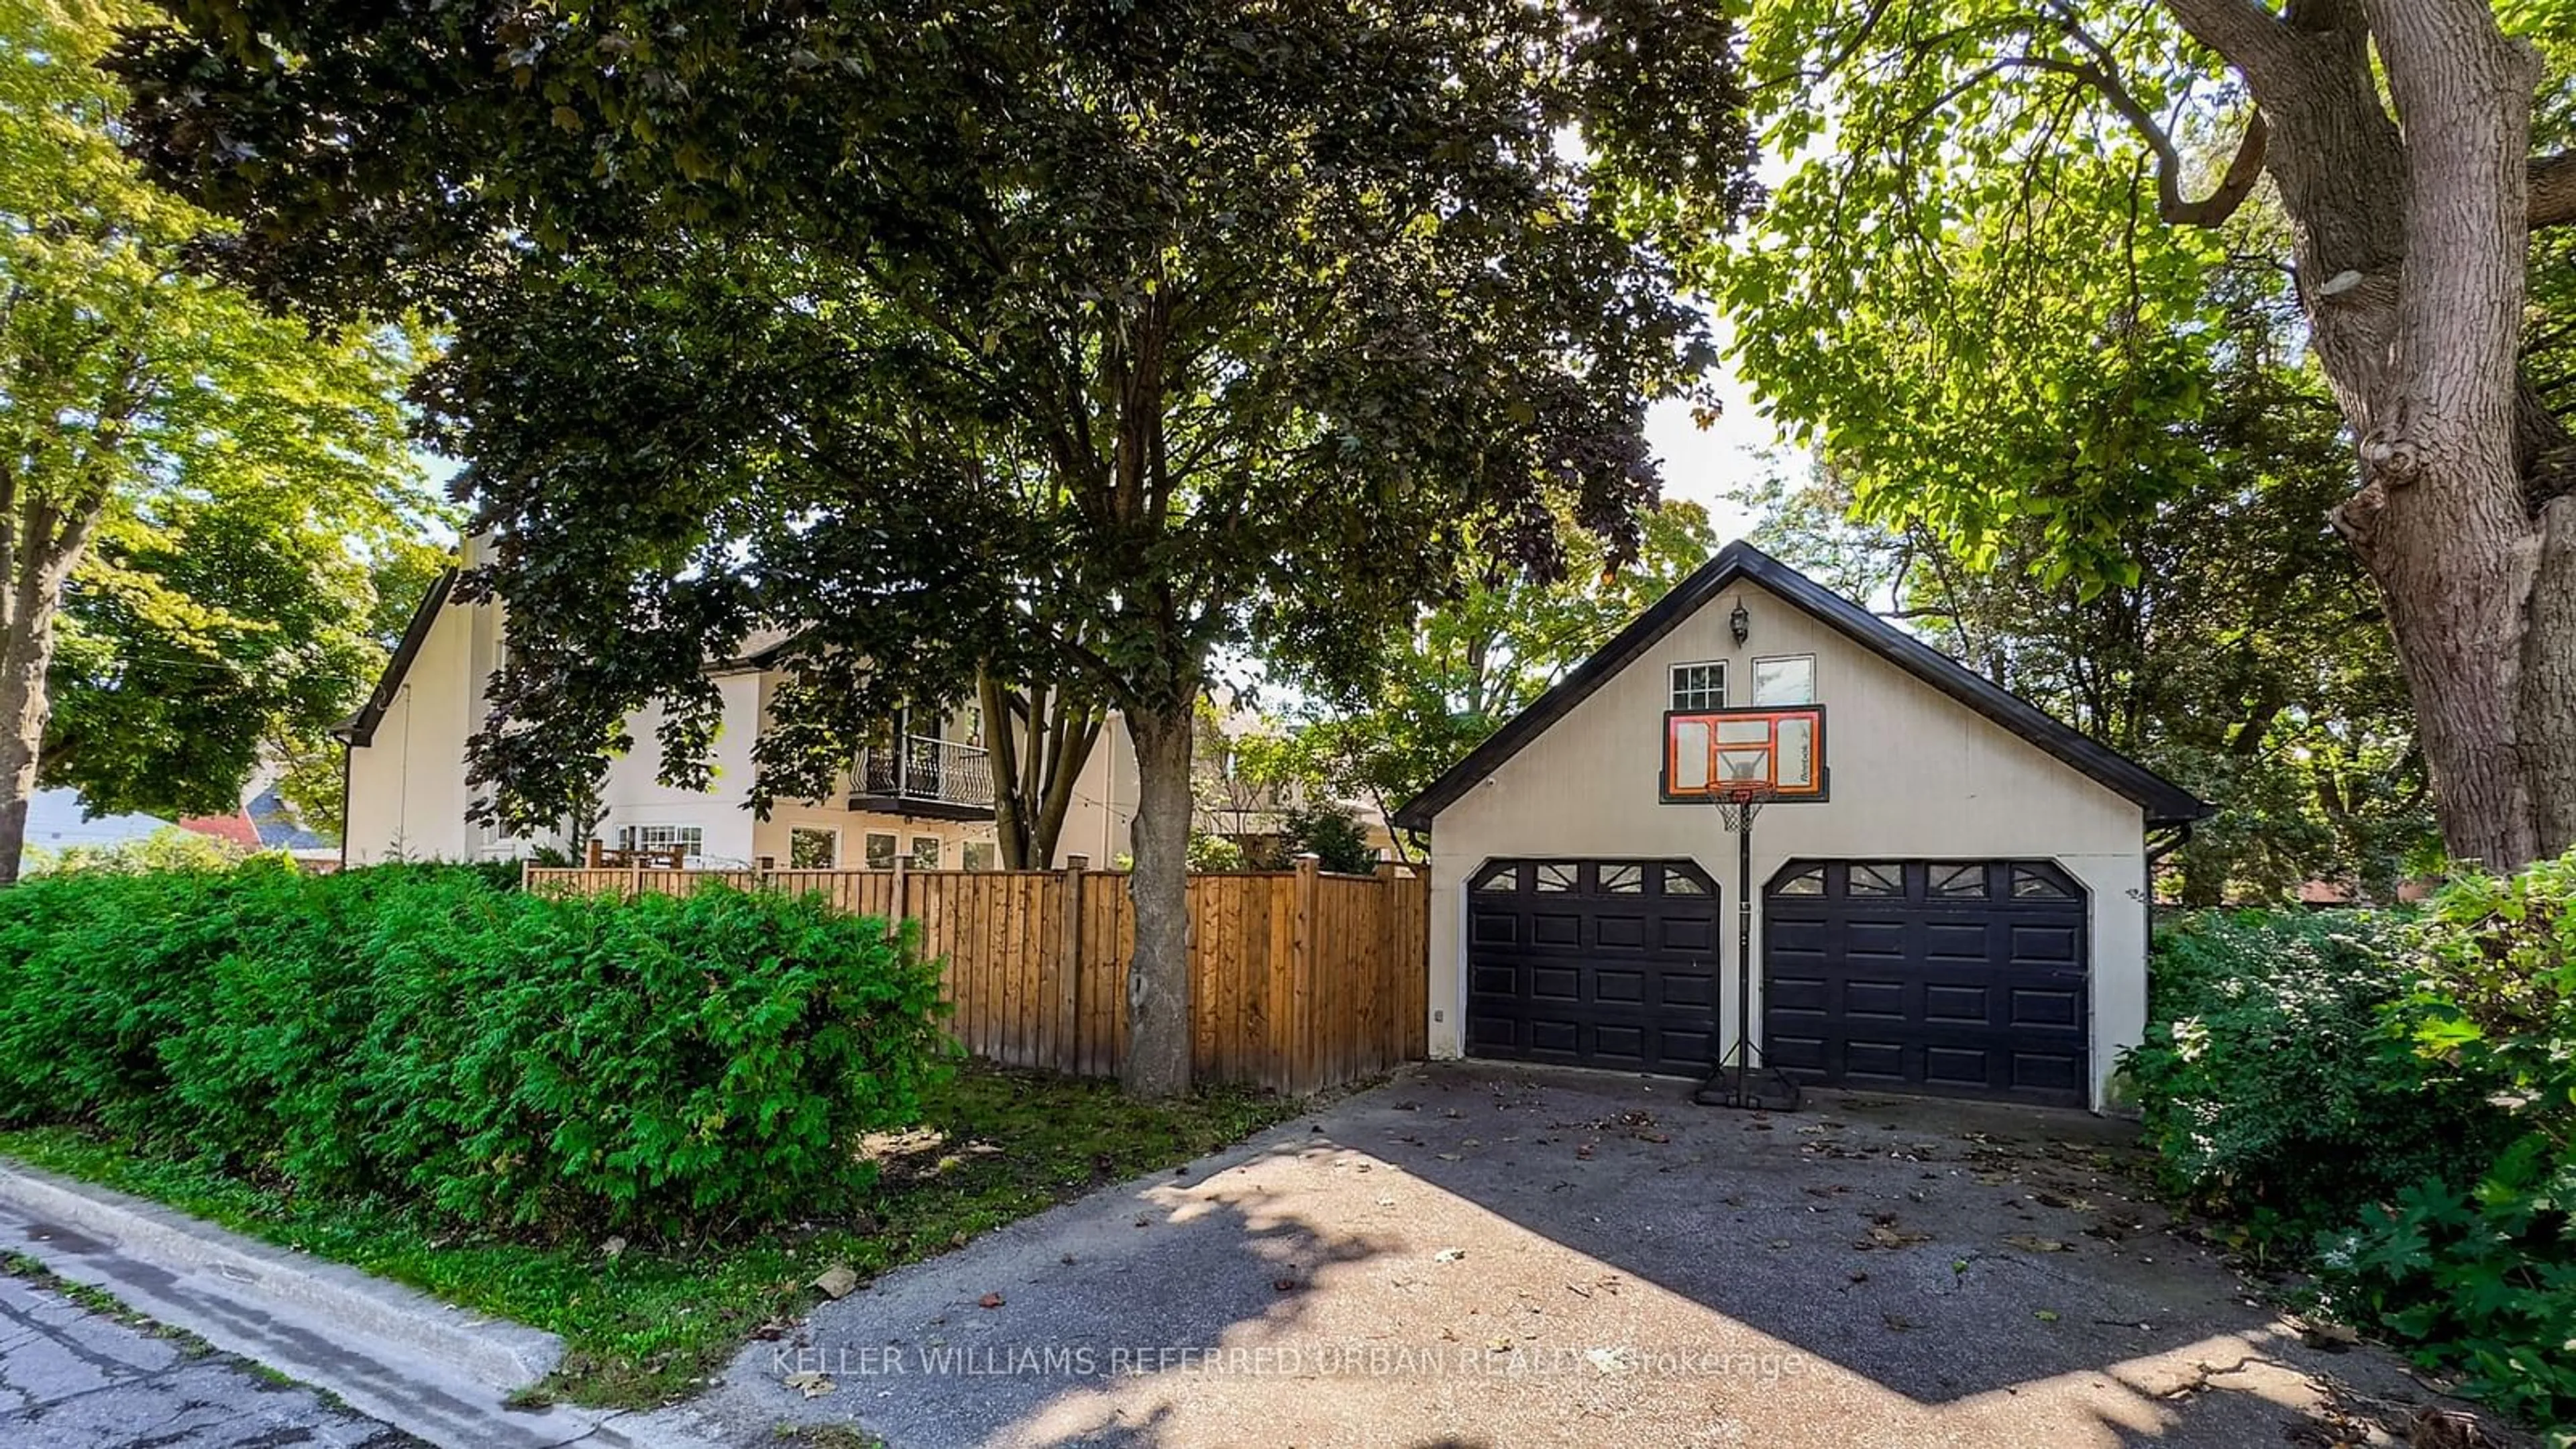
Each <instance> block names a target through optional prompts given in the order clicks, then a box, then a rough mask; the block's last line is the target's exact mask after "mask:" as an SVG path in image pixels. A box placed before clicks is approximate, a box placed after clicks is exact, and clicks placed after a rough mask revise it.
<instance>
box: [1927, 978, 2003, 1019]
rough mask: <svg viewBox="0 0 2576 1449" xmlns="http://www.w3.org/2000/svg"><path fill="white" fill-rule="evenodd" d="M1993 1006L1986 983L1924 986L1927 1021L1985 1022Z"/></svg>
mask: <svg viewBox="0 0 2576 1449" xmlns="http://www.w3.org/2000/svg"><path fill="white" fill-rule="evenodd" d="M1990 1012H1991V1008H1990V1007H1989V1006H1988V1004H1987V991H1986V988H1985V986H1984V985H1982V984H1978V985H1972V986H1958V985H1926V986H1925V987H1924V988H1923V1016H1924V1019H1925V1020H1927V1021H1970V1022H1977V1023H1980V1024H1983V1023H1984V1022H1985V1021H1986V1020H1987V1019H1988V1017H1989V1015H1990Z"/></svg>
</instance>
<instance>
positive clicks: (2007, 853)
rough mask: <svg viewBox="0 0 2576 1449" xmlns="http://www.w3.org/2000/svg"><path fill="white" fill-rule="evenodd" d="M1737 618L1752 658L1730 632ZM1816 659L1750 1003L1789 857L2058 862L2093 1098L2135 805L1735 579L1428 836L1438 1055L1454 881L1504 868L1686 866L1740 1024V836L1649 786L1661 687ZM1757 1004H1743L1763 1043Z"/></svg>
mask: <svg viewBox="0 0 2576 1449" xmlns="http://www.w3.org/2000/svg"><path fill="white" fill-rule="evenodd" d="M1739 601H1740V602H1741V603H1742V604H1743V605H1744V608H1745V610H1746V612H1747V614H1748V616H1749V620H1750V625H1751V628H1750V631H1749V636H1748V639H1747V642H1746V643H1745V644H1743V645H1741V646H1739V645H1737V644H1736V643H1735V641H1734V639H1733V637H1732V634H1731V630H1730V629H1729V627H1728V623H1727V620H1728V616H1729V615H1730V614H1731V613H1732V612H1733V610H1734V608H1735V606H1736V604H1737V603H1738V602H1739ZM1800 654H1803V655H1812V656H1814V658H1815V661H1816V667H1815V698H1816V701H1817V702H1818V703H1819V704H1821V705H1822V706H1823V707H1824V710H1825V739H1826V744H1825V757H1826V762H1827V767H1828V769H1829V771H1830V776H1829V783H1830V798H1828V799H1827V800H1825V801H1821V802H1809V803H1797V804H1789V803H1780V804H1774V805H1772V806H1770V807H1768V808H1767V809H1765V810H1763V811H1762V812H1761V814H1760V816H1759V818H1758V819H1757V821H1756V823H1755V825H1754V830H1753V842H1754V850H1753V890H1752V892H1751V898H1752V900H1753V902H1754V905H1755V909H1756V912H1757V920H1756V923H1755V932H1756V935H1755V941H1754V952H1755V958H1756V960H1755V970H1754V972H1753V978H1754V981H1755V990H1756V992H1757V993H1758V992H1759V989H1760V985H1759V983H1760V978H1761V971H1760V961H1759V958H1760V953H1761V937H1760V930H1761V924H1760V921H1759V919H1758V913H1759V910H1760V906H1761V897H1762V891H1763V887H1764V884H1765V883H1766V882H1767V881H1769V880H1770V879H1771V878H1772V876H1773V875H1774V874H1775V873H1777V872H1778V871H1779V870H1780V868H1781V867H1782V866H1783V865H1785V864H1786V863H1787V862H1788V861H1790V860H1792V859H1798V858H1820V859H1862V860H1886V859H1933V860H1944V859H1950V860H1972V859H1987V858H1995V857H2014V858H2026V859H2040V860H2052V861H2055V862H2057V863H2058V864H2059V865H2060V866H2062V867H2064V868H2065V869H2066V870H2067V871H2068V872H2070V873H2071V874H2073V875H2074V876H2075V877H2076V878H2077V879H2078V880H2080V881H2081V882H2082V883H2083V884H2084V886H2085V887H2086V889H2087V891H2088V892H2089V894H2090V897H2091V899H2090V902H2089V936H2090V945H2091V961H2092V989H2091V992H2090V1000H2091V1011H2092V1023H2091V1032H2090V1041H2091V1048H2092V1050H2091V1067H2092V1072H2093V1078H2094V1080H2093V1100H2094V1102H2095V1104H2096V1105H2099V1104H2100V1103H2101V1101H2102V1098H2103V1088H2104V1084H2105V1082H2106V1080H2107V1078H2108V1077H2109V1075H2110V1073H2111V1071H2112V1069H2113V1067H2114V1066H2115V1064H2116V1061H2115V1059H2116V1056H2117V1054H2118V1051H2119V1049H2120V1048H2122V1047H2124V1046H2127V1045H2129V1044H2131V1043H2134V1042H2136V1041H2137V1040H2138V1039H2139V1037H2140V1034H2141V1033H2142V1031H2143V1029H2144V1027H2145V1021H2146V905H2145V900H2146V889H2147V863H2146V857H2145V842H2144V827H2145V820H2144V814H2143V811H2142V809H2141V807H2140V806H2139V805H2138V804H2137V803H2136V802H2134V801H2132V800H2130V799H2127V798H2125V797H2124V796H2122V795H2120V794H2117V793H2114V792H2113V791H2112V790H2110V789H2109V788H2106V787H2105V786H2104V785H2102V784H2101V783H2098V782H2097V781H2096V780H2094V779H2093V778H2091V777H2090V776H2088V775H2085V774H2083V773H2081V772H2079V771H2077V770H2075V769H2073V768H2070V767H2069V766H2068V765H2067V764H2065V763H2064V762H2062V761H2061V760H2059V759H2057V758H2056V757H2054V756H2052V755H2050V754H2048V753H2047V752H2045V751H2043V750H2041V749H2040V748H2038V747H2037V746H2035V745H2033V744H2031V743H2030V742H2029V741H2027V740H2025V739H2023V738H2021V737H2020V736H2018V735H2016V734H2014V733H2013V732H2011V731H2009V730H2007V729H2005V728H2003V727H2002V726H2000V725H1998V724H1996V723H1994V722H1992V721H1991V720H1989V719H1987V718H1985V717H1984V716H1982V715H1980V714H1978V713H1977V712H1975V711H1973V710H1971V709H1969V708H1967V707H1966V706H1965V705H1963V704H1961V703H1960V702H1958V701H1957V700H1955V699H1953V698H1951V697H1950V696H1949V695H1947V694H1944V693H1942V692H1941V691H1940V690H1937V689H1935V688H1933V687H1932V686H1931V685H1929V684H1926V683H1924V682H1923V681H1922V680H1920V679H1918V678H1916V677H1915V676H1914V675H1912V674H1910V673H1908V672H1906V671H1905V670H1902V669H1900V668H1898V667H1896V666H1895V665H1893V664H1890V663H1889V662H1887V661H1886V660H1884V659H1882V658H1880V657H1879V656H1878V655H1876V654H1874V653H1872V652H1871V651H1870V650H1868V649H1866V648H1863V647H1862V646H1861V645H1859V644H1858V643H1856V642H1855V641H1853V640H1852V639H1850V638H1849V637H1847V636H1846V635H1845V634H1843V633H1842V632H1841V631H1840V630H1838V629H1836V628H1834V627H1833V626H1831V625H1829V624H1827V623H1825V622H1823V621H1822V620H1819V619H1817V618H1815V617H1813V616H1812V615H1810V614H1809V613H1807V612H1806V611H1805V610H1803V609H1801V608H1798V607H1795V606H1793V605H1791V604H1790V603H1788V602H1787V601H1785V600H1783V599H1782V598H1780V597H1779V596H1777V595H1776V594H1774V593H1772V592H1771V591H1770V590H1768V589H1766V588H1764V587H1763V586H1761V585H1760V584H1758V583H1755V582H1753V581H1751V580H1746V579H1739V580H1737V581H1736V582H1734V583H1733V584H1731V585H1729V586H1728V587H1727V588H1725V589H1724V590H1723V591H1721V592H1720V593H1718V594H1717V595H1716V596H1714V597H1713V598H1712V599H1711V600H1709V601H1708V602H1707V603H1705V604H1703V605H1702V606H1701V607H1699V608H1698V609H1697V610H1696V611H1695V612H1694V613H1692V614H1691V615H1690V616H1689V617H1688V618H1686V619H1685V620H1683V621H1682V622H1681V623H1680V624H1679V625H1678V626H1677V627H1675V628H1674V629H1673V630H1672V632H1670V633H1669V634H1667V635H1665V636H1664V637H1663V638H1662V639H1661V640H1659V641H1657V642H1656V643H1654V644H1653V645H1651V646H1650V647H1649V648H1648V649H1647V650H1646V652H1645V653H1644V654H1643V655H1641V656H1640V657H1638V658H1637V659H1635V660H1634V661H1633V662H1631V663H1629V664H1628V665H1627V666H1626V667H1625V668H1624V669H1622V670H1620V671H1619V672H1618V673H1617V674H1615V675H1613V676H1612V677H1611V678H1610V679H1609V680H1608V681H1607V682H1606V683H1605V684H1603V685H1602V686H1601V687H1600V688H1599V689H1598V690H1597V691H1595V692H1594V693H1593V694H1591V695H1590V696H1589V697H1588V698H1585V699H1583V700H1582V701H1581V702H1580V703H1578V704H1576V705H1575V706H1574V707H1573V708H1572V709H1571V710H1570V711H1569V712H1568V713H1566V714H1565V715H1564V716H1562V717H1561V718H1559V719H1557V720H1556V721H1554V723H1552V724H1551V725H1549V726H1548V727H1547V728H1546V729H1545V730H1544V731H1543V732H1542V733H1540V734H1539V735H1538V736H1537V737H1536V738H1535V739H1533V740H1531V741H1530V742H1529V743H1528V744H1526V745H1525V746H1524V747H1523V748H1522V749H1521V750H1520V751H1519V752H1518V753H1517V754H1515V755H1513V756H1512V757H1511V758H1510V759H1508V760H1507V761H1505V762H1504V763H1503V764H1502V765H1501V767H1500V768H1499V769H1497V770H1496V771H1495V772H1494V773H1493V774H1492V775H1490V776H1488V777H1487V778H1486V779H1484V780H1483V781H1482V782H1481V783H1478V784H1476V785H1474V786H1472V787H1470V788H1468V789H1467V791H1466V793H1465V794H1464V795H1463V796H1462V797H1460V798H1459V799H1458V800H1457V801H1456V802H1455V803H1454V804H1451V805H1449V806H1447V807H1446V808H1445V809H1442V810H1441V811H1439V813H1438V814H1437V815H1436V817H1435V819H1434V823H1433V828H1432V833H1431V844H1432V866H1431V879H1432V884H1431V897H1432V899H1431V962H1430V1010H1431V1016H1432V1019H1431V1021H1430V1024H1429V1025H1430V1046H1431V1051H1432V1054H1433V1055H1435V1056H1443V1057H1454V1056H1458V1055H1460V1054H1461V1051H1462V1048H1463V1041H1464V1038H1463V1030H1464V1025H1465V1015H1466V1011H1465V1007H1466V998H1465V972H1464V962H1465V948H1464V938H1465V915H1466V904H1467V902H1466V890H1465V882H1466V881H1467V879H1469V878H1470V875H1471V873H1472V872H1474V871H1475V870H1476V869H1477V868H1478V867H1479V866H1480V865H1482V864H1483V863H1485V862H1486V861H1488V860H1492V859H1496V858H1506V857H1529V856H1541V857H1547V856H1556V857H1585V856H1606V857H1676V856H1678V857H1687V858H1689V859H1691V860H1694V861H1696V862H1698V863H1699V865H1700V866H1701V867H1702V868H1703V869H1705V870H1706V871H1707V872H1708V873H1709V875H1710V876H1711V877H1712V878H1713V879H1715V880H1716V881H1717V882H1718V883H1719V884H1720V886H1721V888H1722V890H1723V893H1724V910H1723V911H1722V913H1721V915H1720V932H1719V934H1720V937H1721V940H1722V951H1723V965H1722V970H1721V973H1720V976H1721V982H1722V995H1723V1000H1722V1003H1721V1009H1720V1011H1719V1014H1718V1019H1719V1021H1720V1023H1721V1024H1722V1030H1723V1031H1724V1032H1725V1033H1726V1039H1727V1041H1728V1042H1729V1043H1732V1041H1733V1039H1734V1037H1733V1032H1734V1024H1735V1022H1736V1019H1737V1003H1736V979H1737V977H1736V973H1737V967H1738V961H1737V946H1736V934H1737V933H1736V924H1735V920H1736V918H1735V907H1736V905H1737V903H1738V900H1739V896H1738V890H1739V885H1738V881H1737V868H1738V867H1737V853H1736V851H1737V847H1736V841H1735V838H1734V837H1733V836H1731V835H1728V834H1726V833H1725V832H1724V830H1723V829H1722V828H1721V826H1720V823H1719V820H1718V818H1717V811H1715V810H1714V809H1712V808H1709V807H1708V806H1705V805H1669V804H1665V803H1663V801H1662V800H1661V799H1660V786H1659V783H1658V780H1659V776H1658V772H1659V768H1660V765H1661V759H1662V755H1661V751H1662V748H1663V716H1664V711H1665V708H1666V706H1667V704H1668V703H1669V693H1668V691H1669V687H1670V686H1669V676H1670V670H1671V667H1672V666H1674V665H1676V664H1684V663H1701V662H1707V661H1713V660H1724V661H1726V663H1727V666H1728V672H1727V679H1728V702H1729V703H1731V704H1743V703H1747V702H1749V697H1748V696H1749V685H1750V681H1751V678H1752V673H1751V670H1752V663H1753V661H1754V660H1755V659H1756V658H1768V657H1772V656H1777V655H1800ZM1761 1006H1762V1003H1761V1001H1760V1000H1759V997H1758V994H1757V997H1756V999H1755V1000H1754V1002H1753V1003H1752V1007H1753V1011H1754V1018H1753V1019H1754V1021H1755V1023H1756V1026H1757V1030H1758V1029H1759V1023H1760V1021H1761V1015H1760V1013H1761Z"/></svg>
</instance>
